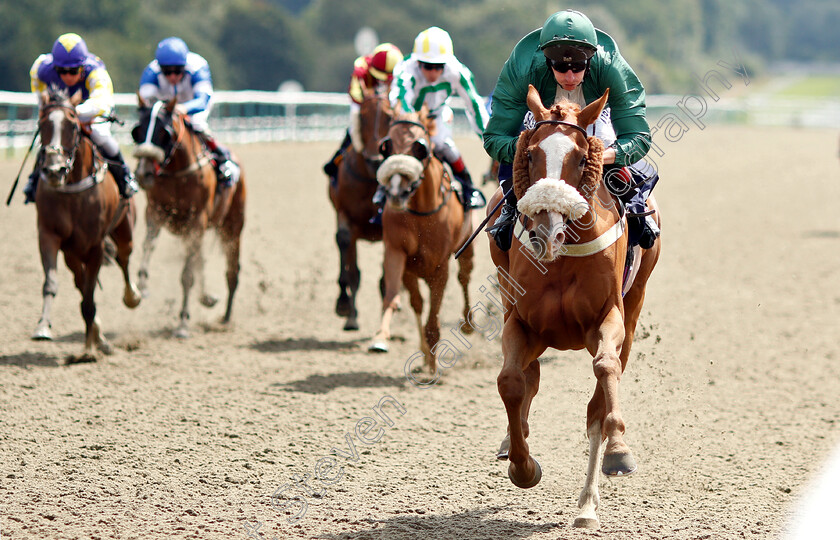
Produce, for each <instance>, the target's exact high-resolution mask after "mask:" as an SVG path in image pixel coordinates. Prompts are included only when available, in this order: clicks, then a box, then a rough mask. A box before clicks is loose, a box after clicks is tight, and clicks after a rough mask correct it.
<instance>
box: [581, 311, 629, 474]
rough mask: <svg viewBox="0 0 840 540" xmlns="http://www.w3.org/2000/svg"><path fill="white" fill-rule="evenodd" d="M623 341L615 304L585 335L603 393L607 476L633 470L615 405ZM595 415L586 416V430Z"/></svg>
mask: <svg viewBox="0 0 840 540" xmlns="http://www.w3.org/2000/svg"><path fill="white" fill-rule="evenodd" d="M619 301H620V299H619ZM623 341H624V317H623V316H622V313H621V310H620V308H619V307H618V306H615V307H614V308H613V309H612V310H611V311H610V312H609V313H608V314H607V316H606V317H605V318H604V321H603V322H602V323H601V326H600V327H599V328H598V329H597V331H594V332H592V333H591V335H590V336H587V349H588V350H589V352H590V353H591V354H593V359H592V367H593V369H594V371H595V378H596V379H598V386H599V387H600V388H601V389H602V390H603V395H604V407H603V416H602V417H601V418H600V420H601V433H602V438H603V439H606V441H607V444H606V447H605V448H604V458H603V464H602V466H601V470H602V471H603V473H604V474H606V475H607V476H622V475H627V474H630V473H632V472H633V471H635V470H636V462H635V460H634V459H633V454H632V453H631V452H630V448H629V447H628V446H627V445H626V444H625V443H624V429H625V428H624V420H623V419H622V418H621V410H620V408H619V405H618V383H619V381H620V380H621V374H622V372H623V371H624V366H623V365H622V363H621V358H620V354H621V345H622V342H623ZM598 419H599V418H597V417H590V418H587V431H588V429H589V427H590V426H591V425H592V424H593V423H594V422H595V421H597V420H598Z"/></svg>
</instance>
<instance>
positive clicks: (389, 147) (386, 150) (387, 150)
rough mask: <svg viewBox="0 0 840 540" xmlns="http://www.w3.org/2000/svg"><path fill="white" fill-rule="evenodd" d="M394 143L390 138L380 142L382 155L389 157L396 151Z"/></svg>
mask: <svg viewBox="0 0 840 540" xmlns="http://www.w3.org/2000/svg"><path fill="white" fill-rule="evenodd" d="M393 147H394V143H393V141H391V139H389V138H385V139H382V142H380V143H379V153H380V154H382V157H386V158H387V157H388V156H390V155H391V153H392V152H393V151H394V148H393Z"/></svg>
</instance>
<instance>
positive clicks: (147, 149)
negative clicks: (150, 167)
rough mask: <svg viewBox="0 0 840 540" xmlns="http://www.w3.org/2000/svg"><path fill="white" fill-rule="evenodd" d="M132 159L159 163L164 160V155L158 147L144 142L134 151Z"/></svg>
mask: <svg viewBox="0 0 840 540" xmlns="http://www.w3.org/2000/svg"><path fill="white" fill-rule="evenodd" d="M134 157H136V158H149V159H151V160H152V161H156V162H158V163H161V162H162V161H163V160H164V159H165V158H166V154H165V152H164V151H163V148H161V147H160V146H157V145H156V144H152V143H150V142H144V143H143V144H141V145H139V146H137V147H136V148H135V149H134Z"/></svg>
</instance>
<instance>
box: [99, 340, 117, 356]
mask: <svg viewBox="0 0 840 540" xmlns="http://www.w3.org/2000/svg"><path fill="white" fill-rule="evenodd" d="M99 350H100V351H102V353H103V354H107V355H111V354H114V346H113V345H111V343H110V342H109V341H104V340H103V341H100V342H99Z"/></svg>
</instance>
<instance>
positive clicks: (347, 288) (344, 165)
mask: <svg viewBox="0 0 840 540" xmlns="http://www.w3.org/2000/svg"><path fill="white" fill-rule="evenodd" d="M363 92H364V99H363V100H362V103H361V105H360V109H359V120H360V124H359V126H351V128H350V129H357V128H358V130H359V132H358V133H357V134H356V135H355V136H354V139H356V140H359V141H360V142H361V144H362V148H360V149H357V148H354V147H352V146H351V147H350V148H349V149H348V150H347V152H346V153H345V155H344V159H343V160H342V162H341V167H340V168H339V169H338V179H337V182H336V184H335V185H332V184H330V186H329V195H330V201H331V202H332V205H333V207H334V208H335V213H336V221H337V225H338V227H337V229H338V230H337V231H336V233H335V242H336V244H338V252H339V257H340V262H339V274H338V286H339V288H340V292H339V295H338V300H337V301H336V303H335V313H336V314H337V315H338V316H339V317H347V321H346V322H345V324H344V329H345V330H358V329H359V323H358V321H357V317H358V312H357V311H356V293H357V292H358V290H359V282H360V280H361V273H360V272H359V266H358V263H357V262H356V241H357V240H359V239H362V240H367V241H368V242H378V241H380V240H382V225H381V224H379V223H371V222H370V221H371V219H372V218H374V217H375V216H376V212H377V208H376V205H375V204H373V201H372V199H373V194H374V193H375V192H376V187H377V183H376V169H377V168H378V167H379V165H380V163H382V156H381V155H380V153H379V140H380V139H381V138H382V137H384V136H385V135H386V134H387V133H388V126H389V125H390V124H391V107H390V105H389V103H388V97H387V96H386V95H383V94H380V93H378V92H377V91H376V90H374V89H368V88H364V89H363Z"/></svg>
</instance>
